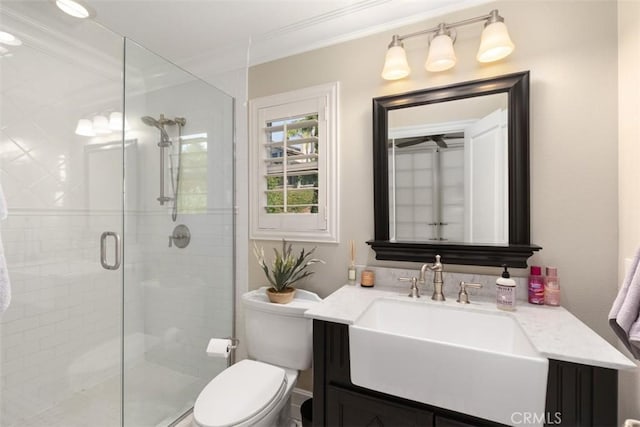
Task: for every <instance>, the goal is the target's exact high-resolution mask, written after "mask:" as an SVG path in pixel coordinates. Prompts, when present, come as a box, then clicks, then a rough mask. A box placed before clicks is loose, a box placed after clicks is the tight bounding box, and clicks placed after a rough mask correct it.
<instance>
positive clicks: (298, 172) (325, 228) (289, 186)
mask: <svg viewBox="0 0 640 427" xmlns="http://www.w3.org/2000/svg"><path fill="white" fill-rule="evenodd" d="M337 93H338V84H337V83H332V84H327V85H321V86H315V87H311V88H306V89H302V90H297V91H293V92H287V93H282V94H278V95H272V96H267V97H263V98H258V99H254V100H252V101H251V103H250V110H251V113H250V114H251V117H250V125H251V172H250V173H251V175H252V176H251V203H250V205H251V238H254V239H274V240H275V239H278V240H279V239H282V238H286V239H287V240H298V241H316V242H337V239H338V221H337V219H338V218H337V215H338V206H337V202H338V194H337V182H338V180H337V171H338V165H337Z"/></svg>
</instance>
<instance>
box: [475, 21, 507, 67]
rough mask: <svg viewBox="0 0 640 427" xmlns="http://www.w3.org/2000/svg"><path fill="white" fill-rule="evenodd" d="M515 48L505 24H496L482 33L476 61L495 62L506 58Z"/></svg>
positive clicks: (490, 25)
mask: <svg viewBox="0 0 640 427" xmlns="http://www.w3.org/2000/svg"><path fill="white" fill-rule="evenodd" d="M514 48H515V46H514V44H513V42H512V41H511V37H509V32H508V31H507V26H506V25H505V24H504V22H494V23H493V24H489V25H487V26H486V27H485V28H484V30H483V31H482V37H481V39H480V48H479V49H478V55H477V56H476V59H478V61H480V62H493V61H498V60H500V59H502V58H506V57H507V56H509V55H510V54H511V52H513V49H514Z"/></svg>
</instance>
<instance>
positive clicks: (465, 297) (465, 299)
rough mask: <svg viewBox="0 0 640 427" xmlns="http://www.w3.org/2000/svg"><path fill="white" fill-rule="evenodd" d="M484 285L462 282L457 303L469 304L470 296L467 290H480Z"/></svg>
mask: <svg viewBox="0 0 640 427" xmlns="http://www.w3.org/2000/svg"><path fill="white" fill-rule="evenodd" d="M481 287H482V285H481V284H480V283H466V282H460V291H459V292H458V299H457V300H456V302H459V303H460V304H469V294H468V293H467V288H474V289H480V288H481Z"/></svg>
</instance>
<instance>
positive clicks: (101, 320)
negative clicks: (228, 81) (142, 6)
mask: <svg viewBox="0 0 640 427" xmlns="http://www.w3.org/2000/svg"><path fill="white" fill-rule="evenodd" d="M0 31H4V32H8V33H11V34H13V35H14V36H16V37H17V38H18V39H19V40H20V43H19V44H15V43H14V44H13V45H7V46H5V45H2V44H0V47H2V49H0V90H1V98H0V185H1V186H2V188H3V190H4V195H5V198H6V201H7V206H8V211H9V216H8V217H7V219H5V220H2V221H0V238H1V239H2V242H3V245H4V252H5V256H6V261H7V268H8V271H9V275H10V279H11V290H12V301H11V305H10V306H9V308H8V309H7V310H6V311H5V312H4V313H3V314H2V315H0V425H2V426H3V427H13V426H16V427H18V426H19V427H29V426H37V427H41V426H43V427H44V426H46V427H51V426H64V427H73V426H96V427H111V426H114V427H115V426H130V427H144V426H168V425H171V424H172V423H174V422H175V420H177V419H179V418H180V417H181V416H182V415H183V414H184V413H185V412H187V411H188V410H189V409H190V408H191V407H192V406H193V403H194V401H195V399H196V397H197V395H198V393H199V392H200V390H201V389H202V388H203V387H204V385H206V383H207V382H208V381H209V380H210V379H211V378H213V377H214V376H216V375H217V374H218V373H219V372H221V371H222V370H223V369H224V368H225V367H226V366H227V361H226V360H222V359H211V358H207V356H206V352H205V349H206V346H207V343H208V341H209V339H210V338H211V337H227V336H233V332H234V331H233V318H234V317H233V316H234V308H233V307H234V277H233V271H234V265H233V263H234V256H233V254H234V247H233V246H234V222H233V218H234V217H233V194H234V191H233V148H234V147H233V109H234V104H233V99H232V98H231V97H230V96H228V95H226V94H224V93H223V92H221V91H220V90H218V89H216V88H215V87H212V86H210V85H209V84H207V83H205V82H203V81H201V80H199V79H197V78H195V77H194V76H192V75H190V74H188V73H187V72H185V71H183V70H181V69H179V68H178V67H176V66H175V65H173V64H171V63H170V62H168V61H166V60H165V59H163V58H161V57H159V56H157V55H155V54H154V53H152V52H150V51H148V50H146V49H145V48H143V47H141V46H140V45H138V44H136V43H135V42H133V41H131V40H128V39H125V38H123V37H120V36H118V35H116V34H115V33H113V32H111V31H109V30H108V29H105V28H103V27H101V26H99V25H98V24H96V23H95V22H93V21H74V20H71V19H70V18H69V17H68V16H64V15H62V14H60V13H59V12H58V11H57V9H55V6H54V5H53V3H52V2H39V1H38V2H25V1H3V2H2V3H0ZM151 120H155V121H156V122H155V123H154V122H152V121H151ZM149 124H151V125H152V126H149ZM156 125H157V126H156ZM158 189H160V193H159V192H158ZM160 199H161V200H162V202H159V201H160Z"/></svg>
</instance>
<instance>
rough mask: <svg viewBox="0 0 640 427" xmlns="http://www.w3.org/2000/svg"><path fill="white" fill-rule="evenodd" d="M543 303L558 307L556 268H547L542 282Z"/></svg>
mask: <svg viewBox="0 0 640 427" xmlns="http://www.w3.org/2000/svg"><path fill="white" fill-rule="evenodd" d="M544 303H545V304H546V305H553V306H559V305H560V280H559V279H558V269H557V268H556V267H547V275H546V277H545V281H544Z"/></svg>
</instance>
